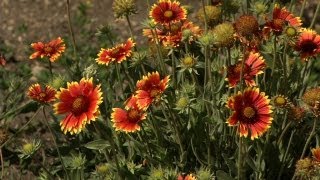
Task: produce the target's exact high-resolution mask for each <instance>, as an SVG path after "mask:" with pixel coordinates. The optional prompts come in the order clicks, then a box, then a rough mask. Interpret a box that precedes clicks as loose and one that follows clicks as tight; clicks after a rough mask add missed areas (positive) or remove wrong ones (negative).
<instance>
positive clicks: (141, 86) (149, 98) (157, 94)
mask: <svg viewBox="0 0 320 180" xmlns="http://www.w3.org/2000/svg"><path fill="white" fill-rule="evenodd" d="M169 80H170V79H169V76H166V77H165V78H163V79H160V75H159V73H158V72H152V73H148V75H147V76H143V78H142V79H141V80H139V81H138V82H137V85H136V89H137V91H136V98H137V105H138V107H139V108H140V109H143V110H146V109H147V108H148V107H149V106H150V104H151V103H152V102H154V101H158V100H160V98H161V95H162V93H163V92H164V91H165V89H166V88H167V87H168V82H169Z"/></svg>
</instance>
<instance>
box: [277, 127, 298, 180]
mask: <svg viewBox="0 0 320 180" xmlns="http://www.w3.org/2000/svg"><path fill="white" fill-rule="evenodd" d="M294 133H295V130H294V131H292V132H291V135H290V139H289V142H288V145H287V149H286V152H285V153H284V155H283V156H282V158H281V163H280V164H281V167H280V171H279V174H278V178H277V180H280V179H281V175H282V171H283V168H284V165H285V162H284V161H285V159H286V158H287V155H288V152H289V148H290V146H291V142H292V139H293V134H294Z"/></svg>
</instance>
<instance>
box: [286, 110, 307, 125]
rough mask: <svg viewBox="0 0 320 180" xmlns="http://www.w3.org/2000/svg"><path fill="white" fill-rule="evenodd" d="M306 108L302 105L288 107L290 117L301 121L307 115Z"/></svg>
mask: <svg viewBox="0 0 320 180" xmlns="http://www.w3.org/2000/svg"><path fill="white" fill-rule="evenodd" d="M305 113H306V110H305V109H304V108H302V107H297V106H290V107H289V108H288V119H290V120H294V121H296V122H301V120H302V119H303V117H304V116H305Z"/></svg>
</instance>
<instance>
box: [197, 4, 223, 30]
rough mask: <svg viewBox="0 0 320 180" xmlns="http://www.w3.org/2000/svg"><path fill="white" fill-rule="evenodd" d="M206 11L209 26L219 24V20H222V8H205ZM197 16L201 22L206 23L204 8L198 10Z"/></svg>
mask: <svg viewBox="0 0 320 180" xmlns="http://www.w3.org/2000/svg"><path fill="white" fill-rule="evenodd" d="M205 11H206V15H207V17H206V18H207V19H206V20H207V24H208V25H209V26H213V25H214V24H215V23H216V22H217V20H218V19H219V18H220V14H221V8H220V7H217V6H205ZM197 16H198V18H199V20H200V21H202V22H205V15H204V11H203V8H200V9H199V10H198V13H197Z"/></svg>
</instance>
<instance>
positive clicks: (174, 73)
mask: <svg viewBox="0 0 320 180" xmlns="http://www.w3.org/2000/svg"><path fill="white" fill-rule="evenodd" d="M171 52H172V54H171V61H172V65H171V66H172V83H173V87H174V88H175V89H177V80H176V59H175V56H174V50H173V49H171Z"/></svg>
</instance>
